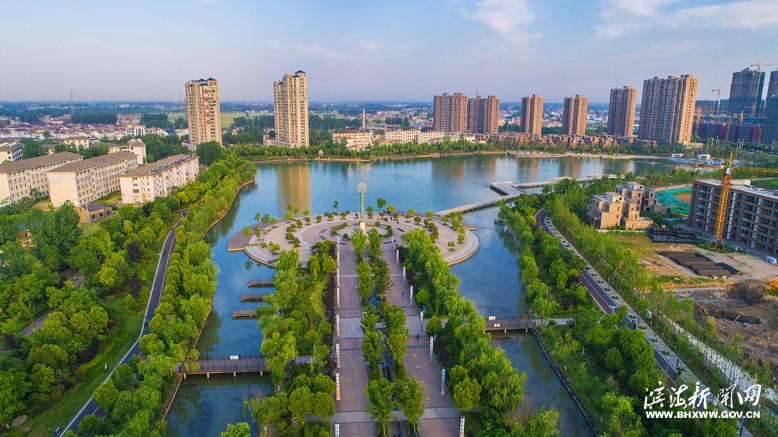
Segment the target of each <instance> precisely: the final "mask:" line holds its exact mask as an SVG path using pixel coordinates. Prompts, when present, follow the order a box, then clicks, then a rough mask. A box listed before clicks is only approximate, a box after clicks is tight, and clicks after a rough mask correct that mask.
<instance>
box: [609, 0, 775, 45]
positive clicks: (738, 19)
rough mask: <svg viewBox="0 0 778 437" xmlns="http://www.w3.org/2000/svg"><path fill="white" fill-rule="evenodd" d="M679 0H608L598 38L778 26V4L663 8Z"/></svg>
mask: <svg viewBox="0 0 778 437" xmlns="http://www.w3.org/2000/svg"><path fill="white" fill-rule="evenodd" d="M673 3H677V0H609V1H608V2H607V6H606V7H605V8H604V9H603V10H602V12H601V13H600V23H599V24H596V25H595V26H594V32H595V37H597V38H604V39H615V38H619V37H622V36H624V35H626V34H629V33H635V32H639V31H642V30H646V29H649V28H652V27H666V28H668V27H669V28H679V27H692V26H694V27H714V28H730V29H747V30H763V29H768V30H769V29H774V28H776V26H778V2H776V1H775V0H743V1H735V2H729V3H724V4H709V5H703V6H693V7H681V8H679V9H676V10H673V11H668V10H663V7H664V6H668V5H671V4H673Z"/></svg>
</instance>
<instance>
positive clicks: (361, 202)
mask: <svg viewBox="0 0 778 437" xmlns="http://www.w3.org/2000/svg"><path fill="white" fill-rule="evenodd" d="M357 191H359V211H360V212H359V230H360V231H362V233H363V234H364V233H365V191H367V185H366V184H365V183H364V182H360V183H359V185H357Z"/></svg>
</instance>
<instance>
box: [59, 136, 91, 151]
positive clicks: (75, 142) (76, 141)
mask: <svg viewBox="0 0 778 437" xmlns="http://www.w3.org/2000/svg"><path fill="white" fill-rule="evenodd" d="M62 144H69V145H71V146H73V147H75V148H76V149H78V148H80V147H83V148H85V149H86V148H87V147H89V138H87V137H82V136H76V137H67V138H63V139H62Z"/></svg>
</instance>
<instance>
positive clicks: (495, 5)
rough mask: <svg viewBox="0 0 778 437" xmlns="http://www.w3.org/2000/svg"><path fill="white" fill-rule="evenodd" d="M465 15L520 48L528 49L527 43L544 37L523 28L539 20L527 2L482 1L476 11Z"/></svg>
mask: <svg viewBox="0 0 778 437" xmlns="http://www.w3.org/2000/svg"><path fill="white" fill-rule="evenodd" d="M464 15H465V17H467V18H469V19H471V20H473V21H476V22H479V23H481V24H483V25H485V26H487V27H489V28H490V29H492V30H493V31H494V32H496V33H497V34H499V35H500V36H501V37H502V38H503V39H504V40H505V41H507V42H508V43H510V44H512V45H514V46H516V47H518V48H526V44H527V43H529V42H530V41H532V40H534V39H537V38H539V37H541V36H542V35H540V34H538V33H530V32H526V31H524V30H523V29H522V28H521V27H522V25H525V24H530V23H532V22H534V21H535V19H536V18H537V16H536V15H535V13H534V12H532V11H531V10H530V8H529V6H528V4H527V1H526V0H480V1H479V2H478V3H477V7H476V10H475V11H469V12H465V13H464Z"/></svg>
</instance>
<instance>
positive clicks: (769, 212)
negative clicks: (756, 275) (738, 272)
mask: <svg viewBox="0 0 778 437" xmlns="http://www.w3.org/2000/svg"><path fill="white" fill-rule="evenodd" d="M750 183H751V181H749V180H736V181H732V187H731V188H730V193H729V199H728V201H727V211H726V214H725V216H724V235H723V236H722V237H723V239H724V240H725V241H730V242H734V243H737V244H738V245H740V246H744V247H747V248H749V249H752V250H756V251H759V252H764V253H767V254H770V255H773V256H775V255H778V237H776V230H778V192H776V191H774V190H768V189H764V188H756V187H752V186H750ZM720 196H721V181H718V180H714V179H702V180H696V181H694V183H693V184H692V196H691V200H690V202H689V218H688V224H689V226H691V227H693V228H696V229H699V230H701V231H703V232H706V233H708V234H710V235H713V234H714V233H715V232H716V221H717V220H718V210H719V199H720Z"/></svg>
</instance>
